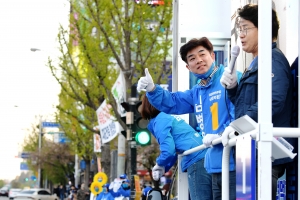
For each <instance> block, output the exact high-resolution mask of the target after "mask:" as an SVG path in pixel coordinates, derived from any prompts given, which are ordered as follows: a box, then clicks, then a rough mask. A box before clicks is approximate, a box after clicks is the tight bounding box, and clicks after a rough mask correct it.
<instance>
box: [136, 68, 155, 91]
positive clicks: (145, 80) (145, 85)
mask: <svg viewBox="0 0 300 200" xmlns="http://www.w3.org/2000/svg"><path fill="white" fill-rule="evenodd" d="M145 75H146V76H143V77H141V78H140V80H139V81H138V84H137V88H136V89H137V91H138V92H141V91H145V90H146V91H147V92H151V91H152V90H153V89H154V87H155V85H154V83H153V79H152V77H151V75H150V74H149V71H148V68H146V69H145Z"/></svg>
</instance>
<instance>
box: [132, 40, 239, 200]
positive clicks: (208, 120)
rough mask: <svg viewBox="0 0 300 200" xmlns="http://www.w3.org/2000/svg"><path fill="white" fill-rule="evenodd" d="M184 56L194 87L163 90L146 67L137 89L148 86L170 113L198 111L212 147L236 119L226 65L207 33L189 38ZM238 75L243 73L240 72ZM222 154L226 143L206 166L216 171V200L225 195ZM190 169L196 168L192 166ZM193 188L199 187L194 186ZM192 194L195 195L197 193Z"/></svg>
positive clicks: (233, 177) (211, 154)
mask: <svg viewBox="0 0 300 200" xmlns="http://www.w3.org/2000/svg"><path fill="white" fill-rule="evenodd" d="M180 56H181V59H182V60H183V61H184V62H185V63H186V68H187V69H188V70H189V71H190V72H191V73H192V74H193V75H194V76H195V77H196V78H198V83H197V84H196V85H195V86H193V87H192V89H189V90H186V91H178V92H169V91H166V90H163V89H162V88H161V87H160V86H159V85H157V84H154V82H153V79H152V77H151V75H150V73H149V72H148V69H145V76H144V77H141V78H140V79H139V81H138V86H137V90H138V91H142V90H146V91H147V93H146V95H147V97H148V99H149V101H150V103H151V104H152V105H153V106H154V107H155V108H157V109H158V110H160V111H162V112H165V113H167V114H186V113H194V114H195V116H196V120H197V124H198V126H199V128H200V131H201V134H202V136H203V144H204V145H205V146H207V147H210V146H211V144H212V141H213V140H214V139H216V138H219V137H220V135H221V134H222V133H223V131H224V130H225V128H226V127H227V126H228V125H229V124H230V122H231V121H233V120H234V119H235V116H234V105H233V103H231V101H230V100H229V98H227V95H226V92H225V89H224V88H223V87H222V85H221V83H220V78H221V76H222V74H223V71H224V66H223V65H222V64H220V65H219V66H217V65H216V64H215V53H214V51H213V45H212V43H211V42H210V41H209V39H207V38H206V37H202V38H200V39H192V40H190V41H188V42H187V43H186V44H184V45H183V46H182V47H181V48H180ZM237 75H238V77H240V76H241V73H240V72H237ZM233 153H234V149H232V151H231V153H230V166H229V170H230V174H229V179H230V180H229V190H230V192H229V194H230V200H235V199H236V198H235V197H236V192H235V190H236V188H235V183H236V175H235V161H234V156H233ZM222 154H223V145H222V144H218V145H215V146H213V147H212V148H209V149H208V150H207V152H206V155H205V168H206V170H207V172H208V173H211V174H212V191H213V199H214V200H219V199H221V198H222V195H221V194H222V174H221V172H222ZM188 173H192V172H189V170H188ZM201 183H203V181H201V180H197V181H195V184H201ZM189 187H190V186H189ZM194 188H196V187H194ZM190 189H192V190H195V189H193V187H190ZM207 191H210V190H209V189H208V190H207ZM193 192H195V193H196V192H197V191H192V193H193ZM191 197H192V198H193V195H191ZM199 199H200V198H199Z"/></svg>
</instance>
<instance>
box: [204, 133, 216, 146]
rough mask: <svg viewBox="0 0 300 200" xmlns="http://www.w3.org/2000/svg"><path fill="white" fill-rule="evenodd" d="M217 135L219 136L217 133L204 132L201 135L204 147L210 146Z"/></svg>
mask: <svg viewBox="0 0 300 200" xmlns="http://www.w3.org/2000/svg"><path fill="white" fill-rule="evenodd" d="M219 137H220V135H218V134H206V135H205V136H204V137H203V139H202V142H203V144H204V146H205V147H210V146H212V144H211V142H212V141H213V140H215V139H217V138H219Z"/></svg>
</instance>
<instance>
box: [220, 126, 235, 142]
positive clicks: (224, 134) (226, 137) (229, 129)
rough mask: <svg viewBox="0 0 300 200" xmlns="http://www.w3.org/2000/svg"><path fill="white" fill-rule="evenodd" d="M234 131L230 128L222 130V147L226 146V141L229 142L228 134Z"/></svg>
mask: <svg viewBox="0 0 300 200" xmlns="http://www.w3.org/2000/svg"><path fill="white" fill-rule="evenodd" d="M234 131H235V130H234V129H233V128H232V127H231V126H227V127H226V128H225V130H224V132H223V133H222V144H223V146H224V147H226V146H227V144H228V141H229V139H230V138H229V134H230V133H232V132H234Z"/></svg>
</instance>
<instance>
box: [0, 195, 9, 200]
mask: <svg viewBox="0 0 300 200" xmlns="http://www.w3.org/2000/svg"><path fill="white" fill-rule="evenodd" d="M0 200H8V197H2V196H0Z"/></svg>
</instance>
